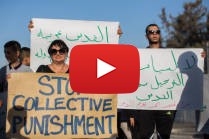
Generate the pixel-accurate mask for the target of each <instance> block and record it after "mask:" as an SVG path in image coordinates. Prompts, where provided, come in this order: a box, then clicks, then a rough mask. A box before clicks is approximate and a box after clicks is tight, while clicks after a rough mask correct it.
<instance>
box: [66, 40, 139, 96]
mask: <svg viewBox="0 0 209 139" xmlns="http://www.w3.org/2000/svg"><path fill="white" fill-rule="evenodd" d="M69 66H70V75H69V76H70V85H71V87H72V89H73V91H75V92H79V93H89V94H120V93H132V92H134V91H136V89H137V88H138V86H139V77H140V63H139V53H138V49H137V48H136V47H134V46H132V45H121V44H120V45H119V44H86V45H77V46H75V47H73V48H72V50H71V53H70V63H69Z"/></svg>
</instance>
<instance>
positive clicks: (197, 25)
mask: <svg viewBox="0 0 209 139" xmlns="http://www.w3.org/2000/svg"><path fill="white" fill-rule="evenodd" d="M183 7H184V11H183V13H182V14H179V15H178V16H176V17H173V16H172V15H169V17H167V14H166V10H165V8H163V9H162V13H161V15H160V18H161V20H162V24H163V29H165V31H166V32H167V36H166V37H165V39H164V41H165V43H166V45H167V47H173V48H184V47H202V48H203V47H205V46H206V43H209V13H208V12H207V8H206V7H205V6H203V5H202V0H196V1H195V2H188V3H185V4H184V6H183Z"/></svg>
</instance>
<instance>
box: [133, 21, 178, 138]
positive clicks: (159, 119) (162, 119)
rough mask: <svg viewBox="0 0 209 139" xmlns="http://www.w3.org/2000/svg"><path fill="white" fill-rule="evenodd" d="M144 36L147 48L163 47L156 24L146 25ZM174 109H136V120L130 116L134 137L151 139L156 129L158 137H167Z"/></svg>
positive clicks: (170, 128)
mask: <svg viewBox="0 0 209 139" xmlns="http://www.w3.org/2000/svg"><path fill="white" fill-rule="evenodd" d="M146 37H147V39H148V41H149V46H147V48H157V49H159V48H163V47H162V45H161V35H160V29H159V27H158V25H157V24H150V25H148V26H147V27H146ZM175 113H176V111H173V110H137V111H136V113H135V116H136V118H137V119H136V120H134V121H133V118H131V121H130V122H131V125H132V126H134V128H135V130H137V131H135V132H134V133H133V134H138V135H137V137H135V138H136V139H152V138H153V136H154V133H155V129H156V131H157V136H158V139H169V138H170V134H171V130H172V126H173V122H174V117H175Z"/></svg>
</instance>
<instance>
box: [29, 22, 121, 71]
mask: <svg viewBox="0 0 209 139" xmlns="http://www.w3.org/2000/svg"><path fill="white" fill-rule="evenodd" d="M32 21H33V24H34V28H32V30H31V69H33V70H34V71H36V69H37V68H38V66H39V65H41V64H45V65H46V64H49V63H51V62H50V57H49V54H48V52H47V51H48V47H49V45H50V43H51V42H52V41H53V40H56V39H62V40H63V41H64V42H65V43H66V44H67V45H68V47H69V48H70V50H71V48H72V47H73V46H75V45H78V44H108V43H109V44H117V43H118V40H119V35H118V34H117V30H118V27H119V22H105V21H82V20H57V19H38V18H34V19H32ZM69 53H70V52H69ZM68 61H69V60H68V59H67V60H66V63H68Z"/></svg>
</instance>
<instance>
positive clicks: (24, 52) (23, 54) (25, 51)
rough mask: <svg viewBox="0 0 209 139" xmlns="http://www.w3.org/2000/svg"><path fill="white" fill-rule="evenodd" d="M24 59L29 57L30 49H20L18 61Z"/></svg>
mask: <svg viewBox="0 0 209 139" xmlns="http://www.w3.org/2000/svg"><path fill="white" fill-rule="evenodd" d="M25 57H30V48H28V47H22V48H21V54H20V61H23V59H24V58H25Z"/></svg>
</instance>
